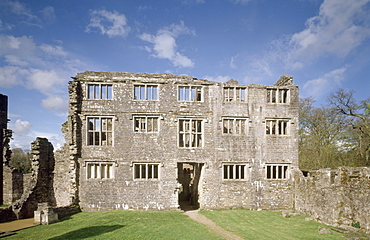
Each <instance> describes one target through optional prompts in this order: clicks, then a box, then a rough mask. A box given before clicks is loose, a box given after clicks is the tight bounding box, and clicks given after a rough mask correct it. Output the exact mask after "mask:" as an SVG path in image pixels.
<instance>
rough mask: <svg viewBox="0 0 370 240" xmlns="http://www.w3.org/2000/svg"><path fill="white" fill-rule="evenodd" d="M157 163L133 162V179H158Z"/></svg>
mask: <svg viewBox="0 0 370 240" xmlns="http://www.w3.org/2000/svg"><path fill="white" fill-rule="evenodd" d="M158 178H159V164H158V163H135V164H134V179H142V180H148V179H158Z"/></svg>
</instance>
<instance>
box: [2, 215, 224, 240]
mask: <svg viewBox="0 0 370 240" xmlns="http://www.w3.org/2000/svg"><path fill="white" fill-rule="evenodd" d="M7 239H27V240H28V239H38V240H39V239H40V240H41V239H50V240H57V239H58V240H59V239H60V240H66V239H104V240H107V239H221V238H219V237H218V236H217V235H215V234H213V233H211V232H210V231H209V230H208V229H207V228H205V227H203V226H202V225H201V224H198V223H197V222H194V221H192V220H191V219H190V218H188V217H187V216H185V215H184V214H182V213H181V212H175V211H146V212H145V211H124V210H117V211H108V212H95V213H87V212H82V213H78V214H75V215H73V216H71V217H69V218H67V219H64V220H63V221H61V222H58V223H54V224H51V225H42V226H37V227H32V228H28V229H24V230H21V231H18V232H17V234H15V235H12V236H10V237H8V238H7Z"/></svg>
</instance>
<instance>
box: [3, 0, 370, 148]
mask: <svg viewBox="0 0 370 240" xmlns="http://www.w3.org/2000/svg"><path fill="white" fill-rule="evenodd" d="M85 70H92V71H118V72H149V73H172V74H184V75H189V76H193V77H196V78H200V79H208V80H213V81H220V82H225V81H227V80H228V79H230V78H233V79H236V80H238V81H239V83H241V84H249V83H259V84H266V85H273V84H274V83H275V82H276V81H277V80H278V79H279V77H280V76H281V75H283V74H289V75H292V76H293V79H294V82H295V83H296V84H297V85H298V86H299V88H300V96H301V97H309V96H312V97H314V98H315V99H316V100H317V104H321V103H325V101H326V98H327V97H328V95H329V94H330V93H332V92H334V91H336V90H337V89H339V88H348V89H352V90H354V91H355V92H356V93H355V97H356V98H357V99H358V100H363V99H366V98H368V97H369V95H370V94H369V92H370V79H369V75H370V0H351V1H348V0H324V1H319V0H281V1H272V0H166V1H165V0H157V1H153V0H143V1H129V0H125V1H120V0H111V1H109V0H107V1H93V0H77V1H76V0H74V1H71V0H63V1H60V0H48V1H46V0H27V1H21V0H20V1H13V0H0V93H2V94H5V95H8V97H9V119H11V121H10V123H9V128H10V129H12V130H13V131H14V133H13V137H14V139H13V141H12V143H11V146H12V147H13V148H15V147H22V148H24V149H29V148H30V142H31V141H33V140H34V139H35V138H36V136H41V137H47V138H48V139H49V140H50V141H51V142H52V143H53V144H54V147H55V148H58V147H59V146H60V145H61V144H63V141H64V139H63V135H62V133H61V131H60V129H61V124H62V123H63V122H64V121H65V120H66V117H67V108H68V106H67V101H68V92H67V85H68V81H70V80H71V79H70V77H72V76H74V75H76V73H78V72H83V71H85Z"/></svg>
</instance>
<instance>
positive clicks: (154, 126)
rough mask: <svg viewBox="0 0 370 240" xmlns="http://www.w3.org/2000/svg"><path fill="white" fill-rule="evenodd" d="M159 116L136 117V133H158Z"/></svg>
mask: <svg viewBox="0 0 370 240" xmlns="http://www.w3.org/2000/svg"><path fill="white" fill-rule="evenodd" d="M158 120H159V117H158V116H135V117H134V132H145V133H152V132H158V123H159V121H158Z"/></svg>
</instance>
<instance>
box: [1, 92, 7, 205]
mask: <svg viewBox="0 0 370 240" xmlns="http://www.w3.org/2000/svg"><path fill="white" fill-rule="evenodd" d="M7 128H8V96H6V95H3V94H0V154H1V158H0V205H2V204H3V203H4V199H3V195H4V194H3V168H4V167H3V161H4V159H5V156H4V155H5V152H4V151H6V150H7V148H6V146H5V145H7V143H6V141H7V137H6V136H5V135H6V134H7V133H6V132H7Z"/></svg>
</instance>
